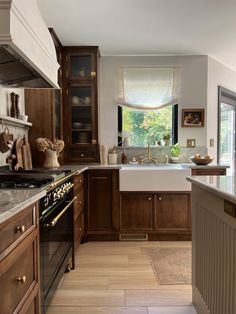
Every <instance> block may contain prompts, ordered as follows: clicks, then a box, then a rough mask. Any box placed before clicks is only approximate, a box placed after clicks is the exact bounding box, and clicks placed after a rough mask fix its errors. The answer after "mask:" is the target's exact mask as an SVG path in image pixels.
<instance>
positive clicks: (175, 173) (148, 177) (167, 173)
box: [119, 164, 191, 192]
mask: <svg viewBox="0 0 236 314" xmlns="http://www.w3.org/2000/svg"><path fill="white" fill-rule="evenodd" d="M119 172H120V191H150V192H151V191H191V184H190V182H188V181H187V180H186V177H187V176H189V175H191V169H190V168H188V167H182V166H181V165H165V164H163V165H144V166H143V165H141V166H134V167H132V166H122V168H121V169H120V170H119Z"/></svg>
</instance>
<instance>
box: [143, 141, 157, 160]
mask: <svg viewBox="0 0 236 314" xmlns="http://www.w3.org/2000/svg"><path fill="white" fill-rule="evenodd" d="M151 138H152V139H153V142H154V135H151V136H149V137H148V147H147V158H144V159H143V160H142V163H144V162H145V161H152V162H154V163H155V164H157V160H156V159H154V158H153V157H152V154H151Z"/></svg>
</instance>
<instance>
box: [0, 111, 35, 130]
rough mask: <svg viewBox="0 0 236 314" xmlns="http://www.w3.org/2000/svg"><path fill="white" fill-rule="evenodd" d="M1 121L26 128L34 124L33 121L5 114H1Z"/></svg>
mask: <svg viewBox="0 0 236 314" xmlns="http://www.w3.org/2000/svg"><path fill="white" fill-rule="evenodd" d="M0 122H1V123H2V124H6V125H13V126H18V127H21V128H26V129H28V128H30V127H31V126H32V123H31V122H28V121H23V120H20V119H16V118H12V117H9V116H5V115H3V114H0Z"/></svg>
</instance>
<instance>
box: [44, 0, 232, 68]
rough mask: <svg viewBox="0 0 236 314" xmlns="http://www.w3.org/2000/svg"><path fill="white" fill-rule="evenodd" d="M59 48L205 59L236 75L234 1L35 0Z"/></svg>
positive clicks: (102, 53) (105, 54)
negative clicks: (209, 59)
mask: <svg viewBox="0 0 236 314" xmlns="http://www.w3.org/2000/svg"><path fill="white" fill-rule="evenodd" d="M38 3H39V7H40V10H41V12H42V15H43V17H44V19H45V22H46V23H47V25H48V27H53V28H54V30H55V31H56V33H57V35H58V37H59V39H60V40H61V42H62V44H63V45H67V46H70V45H75V46H80V45H96V46H99V47H100V51H101V55H103V56H114V55H199V54H203V55H210V56H211V57H213V58H214V59H216V60H218V61H219V62H221V63H223V64H225V65H227V66H228V67H230V68H232V69H233V70H235V71H236V0H67V1H65V0H38Z"/></svg>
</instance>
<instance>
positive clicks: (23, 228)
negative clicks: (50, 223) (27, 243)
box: [16, 225, 26, 233]
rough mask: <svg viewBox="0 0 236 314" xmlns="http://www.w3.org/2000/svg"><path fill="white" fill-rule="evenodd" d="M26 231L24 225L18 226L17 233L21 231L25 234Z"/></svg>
mask: <svg viewBox="0 0 236 314" xmlns="http://www.w3.org/2000/svg"><path fill="white" fill-rule="evenodd" d="M25 229H26V228H25V226H24V225H22V226H17V227H16V232H17V231H20V232H21V233H24V232H25Z"/></svg>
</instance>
